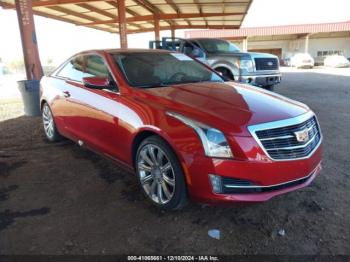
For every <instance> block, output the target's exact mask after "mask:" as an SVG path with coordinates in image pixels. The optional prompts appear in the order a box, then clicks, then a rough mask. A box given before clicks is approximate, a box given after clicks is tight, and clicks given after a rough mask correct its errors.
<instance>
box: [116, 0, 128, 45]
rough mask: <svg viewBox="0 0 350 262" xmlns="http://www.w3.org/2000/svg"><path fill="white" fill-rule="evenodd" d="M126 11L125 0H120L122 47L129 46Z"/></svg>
mask: <svg viewBox="0 0 350 262" xmlns="http://www.w3.org/2000/svg"><path fill="white" fill-rule="evenodd" d="M125 13H126V11H125V0H118V20H119V37H120V47H121V48H128V32H127V27H126V25H127V24H126V16H125Z"/></svg>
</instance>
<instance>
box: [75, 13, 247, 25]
mask: <svg viewBox="0 0 350 262" xmlns="http://www.w3.org/2000/svg"><path fill="white" fill-rule="evenodd" d="M242 14H244V13H202V15H201V14H200V13H191V14H158V15H157V18H158V19H159V20H172V19H183V18H198V17H216V16H217V17H221V16H234V15H242ZM153 20H154V15H143V16H134V17H128V18H126V21H127V22H128V23H130V22H139V21H153ZM115 23H118V18H117V17H116V18H115V19H112V20H105V21H96V22H91V23H81V24H80V25H103V24H115Z"/></svg>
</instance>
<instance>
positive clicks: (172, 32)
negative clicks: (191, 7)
mask: <svg viewBox="0 0 350 262" xmlns="http://www.w3.org/2000/svg"><path fill="white" fill-rule="evenodd" d="M171 38H172V39H174V38H175V28H174V27H171Z"/></svg>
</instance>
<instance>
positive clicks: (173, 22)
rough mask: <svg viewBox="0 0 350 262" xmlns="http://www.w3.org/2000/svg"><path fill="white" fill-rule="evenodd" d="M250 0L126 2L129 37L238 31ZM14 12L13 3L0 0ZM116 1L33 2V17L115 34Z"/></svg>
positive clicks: (0, 4)
mask: <svg viewBox="0 0 350 262" xmlns="http://www.w3.org/2000/svg"><path fill="white" fill-rule="evenodd" d="M252 1H253V0H126V1H125V5H126V17H127V23H128V25H127V29H128V33H138V32H148V31H154V30H155V28H154V23H153V20H154V19H159V21H160V22H159V24H160V30H170V29H187V28H197V29H205V28H207V29H235V28H239V27H240V26H241V24H242V21H243V19H244V17H245V15H246V13H247V12H248V9H249V7H250V5H251V2H252ZM0 6H2V7H3V8H5V9H14V8H15V4H14V0H0ZM117 8H118V4H117V0H109V1H106V0H85V1H84V0H33V11H34V14H36V15H40V16H44V17H48V18H52V19H56V20H61V21H65V22H69V23H73V24H76V25H80V26H87V27H91V28H95V29H98V30H103V31H107V32H111V33H118V26H117V23H118V17H117V14H118V10H117Z"/></svg>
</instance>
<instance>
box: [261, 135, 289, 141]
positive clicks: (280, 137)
mask: <svg viewBox="0 0 350 262" xmlns="http://www.w3.org/2000/svg"><path fill="white" fill-rule="evenodd" d="M291 137H294V136H292V135H287V136H276V137H269V138H261V139H260V141H269V140H275V139H285V138H291Z"/></svg>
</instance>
